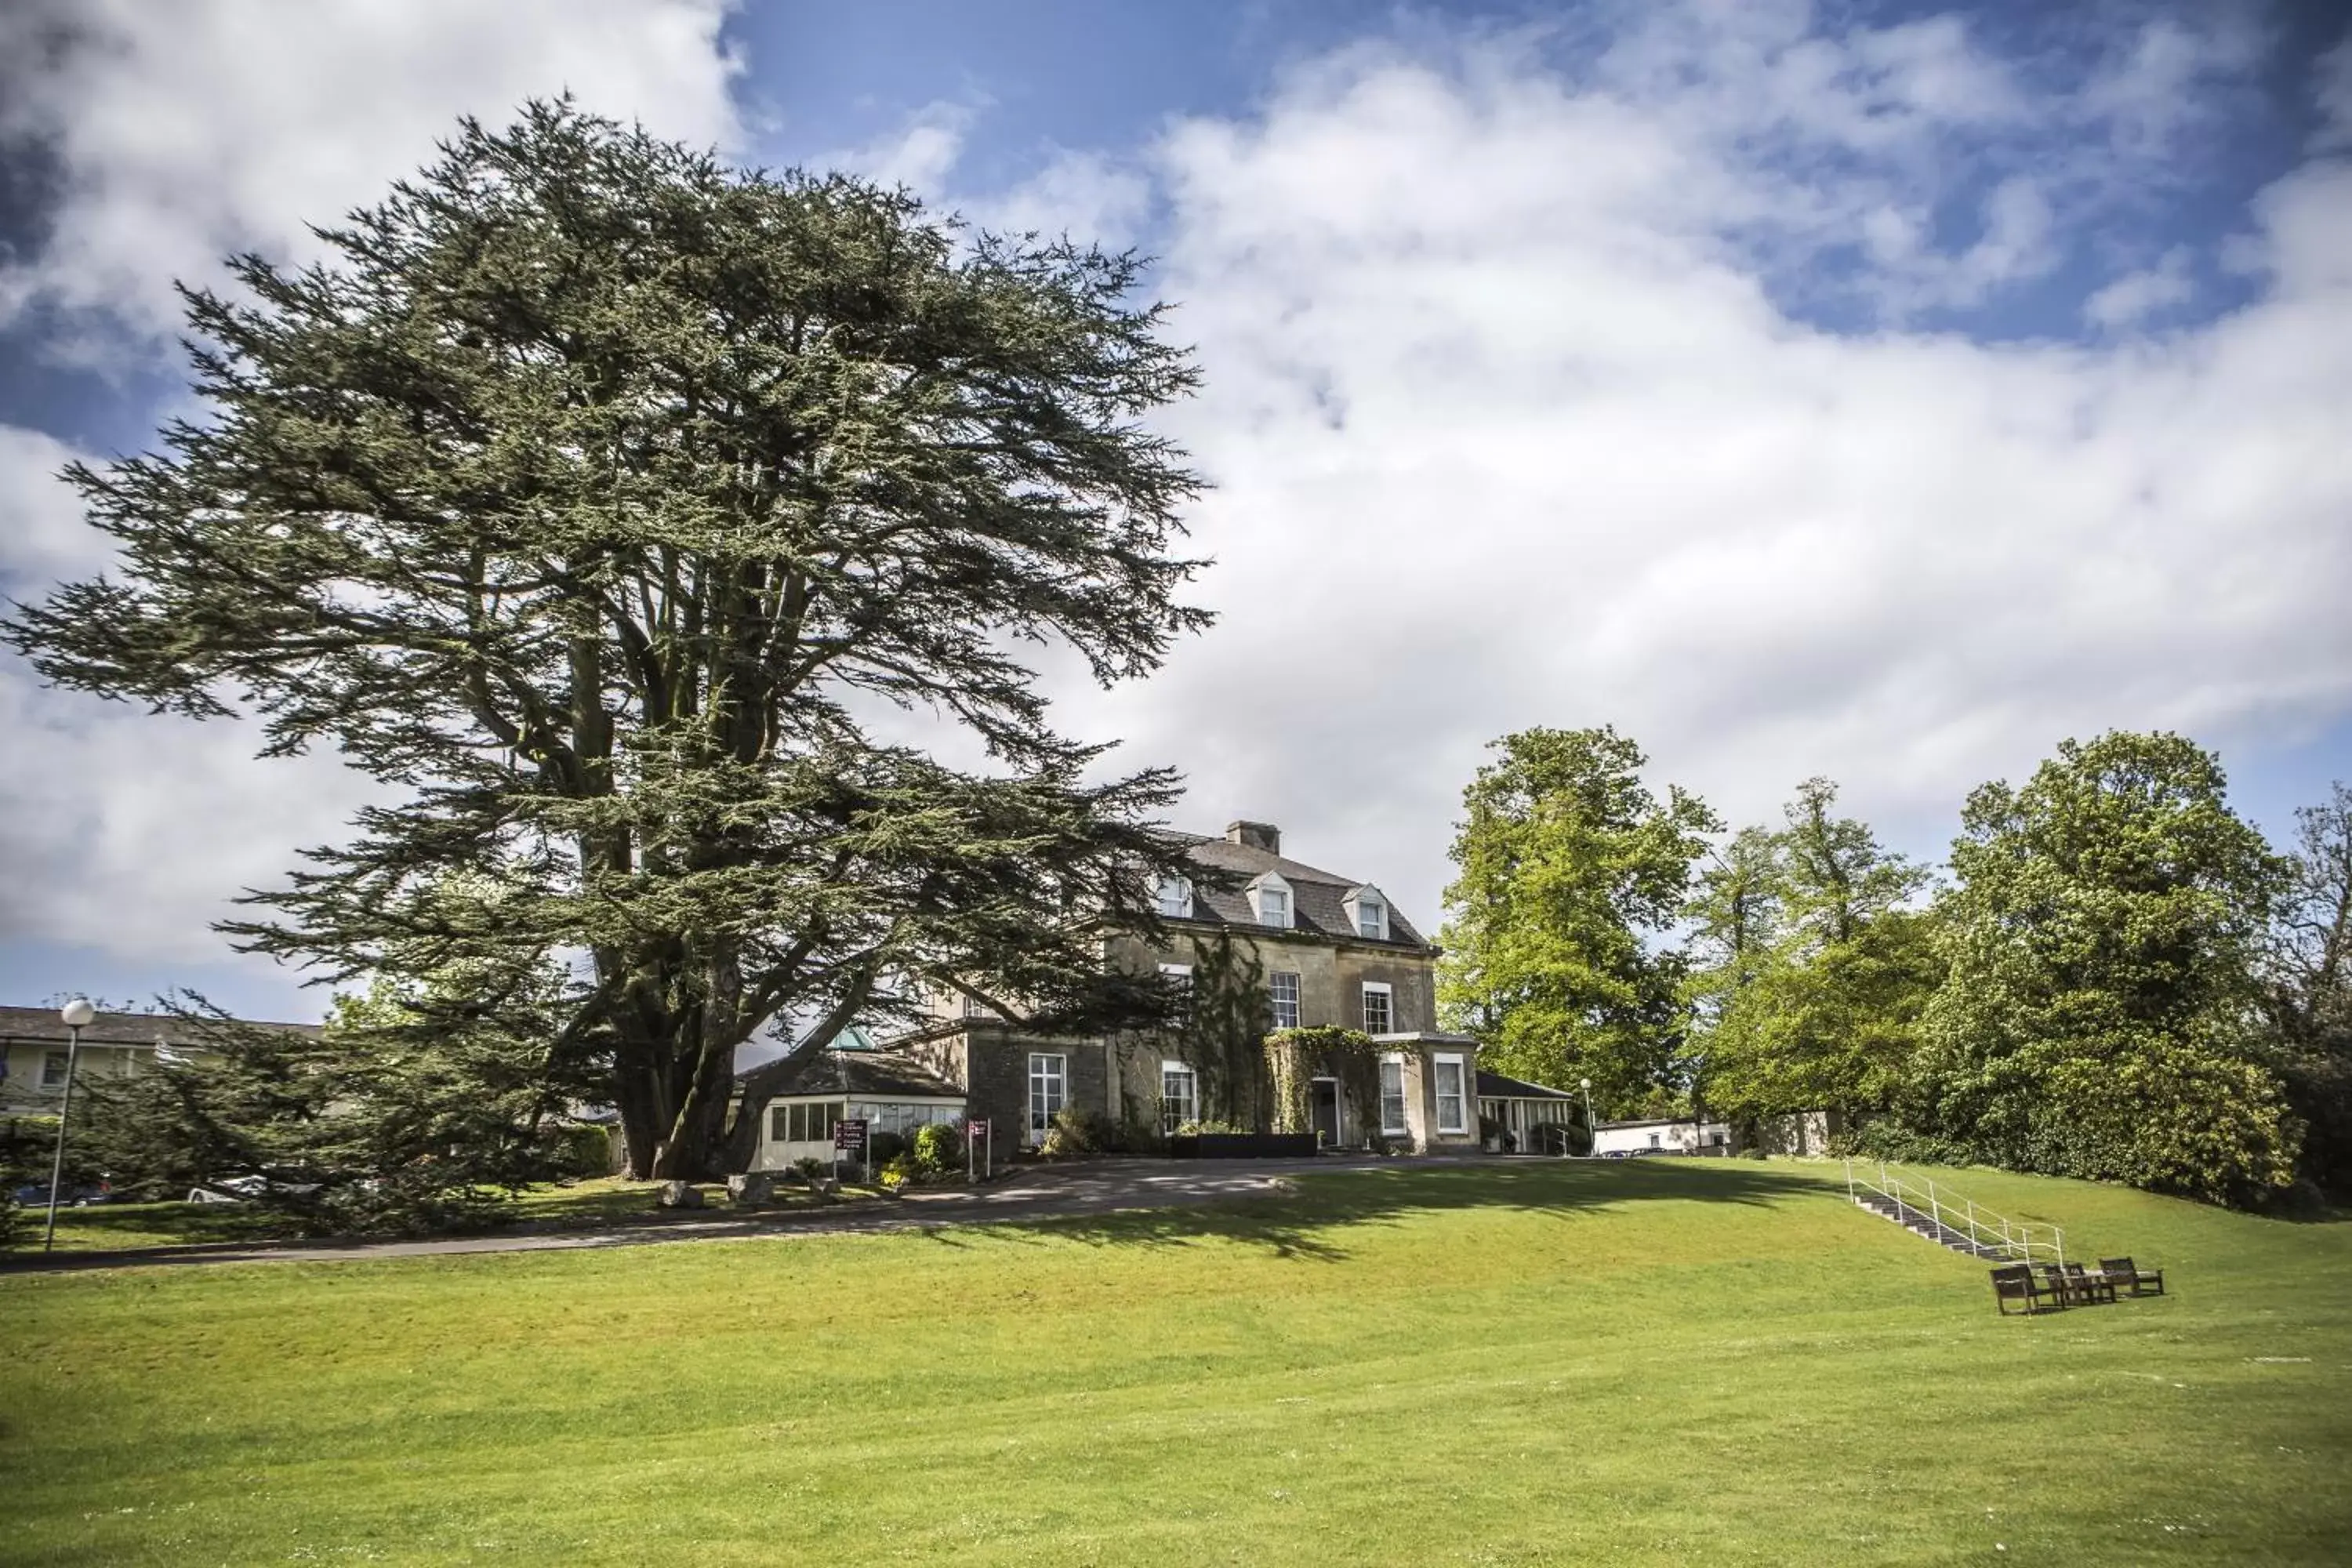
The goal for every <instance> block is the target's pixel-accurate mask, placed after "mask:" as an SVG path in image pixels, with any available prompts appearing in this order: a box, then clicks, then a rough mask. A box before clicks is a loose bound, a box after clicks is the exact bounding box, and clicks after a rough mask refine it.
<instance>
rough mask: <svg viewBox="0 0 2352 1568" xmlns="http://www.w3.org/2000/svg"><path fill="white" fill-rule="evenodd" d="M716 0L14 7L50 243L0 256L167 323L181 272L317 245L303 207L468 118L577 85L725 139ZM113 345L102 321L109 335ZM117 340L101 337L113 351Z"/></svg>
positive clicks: (128, 320)
mask: <svg viewBox="0 0 2352 1568" xmlns="http://www.w3.org/2000/svg"><path fill="white" fill-rule="evenodd" d="M722 9H723V6H722V5H721V4H720V3H719V0H508V3H505V4H500V5H477V4H474V3H472V0H360V3H355V4H343V5H310V4H305V3H303V0H211V3H208V4H204V5H146V4H142V3H141V0H73V3H72V4H70V5H66V4H62V3H56V0H53V3H51V4H49V5H40V4H35V5H21V6H16V7H11V8H9V9H8V10H7V11H6V12H5V16H0V133H5V135H7V136H10V137H19V138H24V137H29V138H34V139H37V140H39V141H41V142H46V143H47V144H48V145H49V146H50V147H51V148H52V149H53V151H54V153H55V155H56V157H57V159H58V165H59V168H60V170H61V173H62V176H63V203H62V205H61V207H60V208H59V210H58V212H57V213H56V215H55V219H54V227H53V230H52V232H51V234H50V237H49V238H48V241H47V245H46V247H44V248H43V250H42V251H41V252H40V254H39V255H38V256H37V257H35V258H32V259H31V260H30V261H29V262H24V263H19V264H18V265H16V266H15V267H12V268H7V269H6V270H5V271H0V321H5V320H7V319H8V318H9V317H11V316H13V315H15V314H16V312H18V311H20V310H25V309H26V308H27V307H30V306H33V305H48V306H53V307H56V308H58V309H60V310H63V311H66V312H68V313H69V314H73V315H79V316H83V317H94V318H96V319H97V321H99V322H101V323H102V324H103V325H104V326H105V327H107V328H110V329H111V328H123V327H128V328H130V329H131V330H133V331H138V332H142V333H149V334H154V333H167V332H169V331H172V330H173V329H174V328H175V327H176V326H177V324H178V322H179V319H180V311H179V305H178V301H177V300H176V299H175V298H174V297H173V293H172V289H171V285H172V281H173V279H175V278H177V279H190V280H198V279H205V280H209V279H214V278H216V277H217V276H218V261H219V258H221V257H222V256H223V255H224V254H226V253H227V252H229V251H231V250H234V249H238V248H245V247H254V248H259V249H261V250H263V251H265V252H266V253H270V254H274V255H280V256H286V257H289V258H304V257H307V256H308V255H310V253H311V246H310V239H309V237H308V235H307V233H306V231H305V229H304V227H303V226H304V225H305V224H306V223H329V222H332V221H334V220H335V219H337V218H339V217H340V216H341V215H342V214H343V213H344V212H345V211H346V210H347V209H349V208H350V207H352V205H356V204H358V203H361V202H362V201H368V200H373V199H374V198H375V197H377V196H379V195H381V194H382V193H383V187H384V186H385V185H386V184H388V183H389V182H390V181H391V180H393V179H394V178H395V177H397V176H399V175H401V174H408V173H411V172H413V171H414V170H415V168H416V167H417V165H418V164H420V163H423V162H424V161H425V159H426V158H428V157H429V156H430V155H431V153H432V150H433V143H434V142H435V140H436V138H444V137H446V136H447V135H448V134H449V132H451V130H452V129H453V127H454V125H455V123H456V121H457V116H459V115H460V114H466V113H471V114H477V115H479V116H481V117H482V118H483V119H485V120H487V121H491V122H492V123H495V124H503V123H504V122H505V121H507V119H509V117H510V116H511V115H512V113H513V111H514V110H515V109H516V108H517V106H519V105H520V103H521V102H522V100H525V99H526V98H530V97H534V96H537V97H549V96H552V95H553V94H555V93H557V92H559V91H562V90H564V89H571V90H572V92H573V93H575V94H576V95H577V96H578V97H579V99H580V100H581V101H582V102H583V104H584V105H585V106H586V107H588V108H590V109H592V110H598V111H600V112H604V113H608V114H614V115H617V116H621V117H624V118H629V117H636V118H642V119H643V120H644V121H645V122H646V124H647V125H648V126H649V127H651V128H652V129H654V130H656V131H657V132H662V133H664V134H667V135H674V136H679V137H683V138H685V139H687V140H688V141H693V142H722V143H723V142H732V141H734V140H736V138H737V133H738V128H737V124H736V120H735V115H734V111H733V109H732V108H731V106H730V101H729V99H728V96H727V90H726V89H727V82H728V79H729V78H730V74H731V73H732V71H733V69H734V65H733V62H731V61H730V60H729V59H728V58H725V57H724V56H723V55H722V54H721V53H720V52H719V48H718V47H717V35H718V28H719V19H720V15H721V12H722ZM101 344H102V340H101ZM101 344H87V343H86V344H85V345H84V346H85V348H86V349H89V350H90V351H91V352H98V351H99V349H100V346H101Z"/></svg>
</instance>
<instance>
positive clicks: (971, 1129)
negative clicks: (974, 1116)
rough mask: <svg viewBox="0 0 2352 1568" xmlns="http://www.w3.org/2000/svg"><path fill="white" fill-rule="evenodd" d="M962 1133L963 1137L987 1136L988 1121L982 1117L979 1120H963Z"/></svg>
mask: <svg viewBox="0 0 2352 1568" xmlns="http://www.w3.org/2000/svg"><path fill="white" fill-rule="evenodd" d="M963 1134H964V1136H965V1137H967V1138H985V1137H987V1136H988V1122H987V1121H986V1120H985V1119H983V1120H981V1121H967V1122H965V1123H964V1124H963Z"/></svg>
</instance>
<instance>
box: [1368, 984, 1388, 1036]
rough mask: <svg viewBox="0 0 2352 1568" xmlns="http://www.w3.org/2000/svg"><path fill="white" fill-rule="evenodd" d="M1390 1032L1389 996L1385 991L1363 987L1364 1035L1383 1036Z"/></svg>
mask: <svg viewBox="0 0 2352 1568" xmlns="http://www.w3.org/2000/svg"><path fill="white" fill-rule="evenodd" d="M1391 1032H1392V1031H1391V1028H1390V1024H1389V994H1388V993H1387V992H1386V991H1385V990H1381V991H1375V990H1373V989H1372V988H1371V987H1370V986H1369V985H1367V986H1365V987H1364V1033H1366V1034H1368V1035H1385V1034H1389V1033H1391Z"/></svg>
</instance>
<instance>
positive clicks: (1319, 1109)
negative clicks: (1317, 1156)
mask: <svg viewBox="0 0 2352 1568" xmlns="http://www.w3.org/2000/svg"><path fill="white" fill-rule="evenodd" d="M1307 1125H1308V1126H1310V1127H1312V1128H1313V1129H1314V1130H1315V1144H1316V1147H1318V1148H1320V1149H1328V1148H1331V1147H1333V1146H1334V1145H1336V1144H1337V1143H1338V1142H1339V1079H1336V1078H1318V1079H1316V1080H1315V1081H1314V1083H1313V1084H1311V1085H1309V1086H1308V1088H1307Z"/></svg>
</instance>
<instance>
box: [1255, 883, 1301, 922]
mask: <svg viewBox="0 0 2352 1568" xmlns="http://www.w3.org/2000/svg"><path fill="white" fill-rule="evenodd" d="M1269 893H1278V894H1280V895H1281V896H1282V918H1281V919H1279V920H1268V919H1266V908H1265V900H1266V895H1267V894H1269ZM1249 901H1250V918H1251V919H1252V920H1254V921H1256V922H1257V923H1258V924H1259V925H1262V926H1264V927H1265V928H1266V929H1267V930H1268V931H1295V930H1297V926H1298V900H1297V898H1296V897H1295V896H1293V894H1292V893H1291V890H1290V884H1289V883H1288V882H1286V881H1284V880H1283V879H1282V878H1281V877H1279V876H1277V875H1276V873H1274V872H1272V871H1268V872H1266V873H1265V875H1264V876H1262V877H1259V878H1258V879H1256V880H1255V881H1253V882H1252V883H1250V885H1249Z"/></svg>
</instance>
